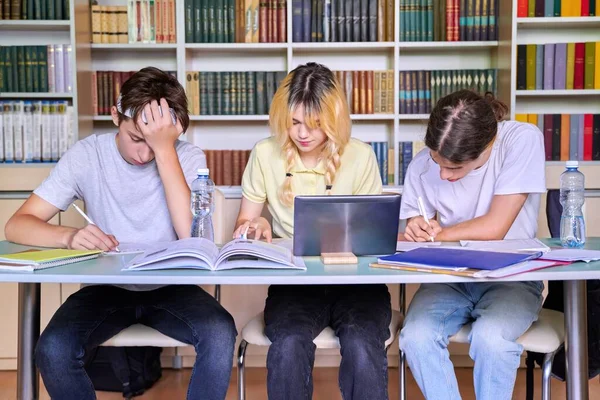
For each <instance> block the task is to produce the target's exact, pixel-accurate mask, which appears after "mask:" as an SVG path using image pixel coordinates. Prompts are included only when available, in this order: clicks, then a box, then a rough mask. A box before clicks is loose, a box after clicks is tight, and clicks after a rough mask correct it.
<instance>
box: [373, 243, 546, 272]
mask: <svg viewBox="0 0 600 400" xmlns="http://www.w3.org/2000/svg"><path fill="white" fill-rule="evenodd" d="M542 254H543V253H542V252H537V253H502V252H493V251H476V250H462V249H448V248H435V247H422V248H420V249H415V250H411V251H407V252H405V253H397V254H394V255H391V256H385V257H380V258H379V260H378V262H379V263H380V264H392V265H393V264H401V265H414V266H425V267H438V268H447V269H464V268H471V269H483V270H495V269H498V268H504V267H508V266H510V265H514V264H517V263H520V262H524V261H528V260H534V259H536V258H539V257H541V256H542Z"/></svg>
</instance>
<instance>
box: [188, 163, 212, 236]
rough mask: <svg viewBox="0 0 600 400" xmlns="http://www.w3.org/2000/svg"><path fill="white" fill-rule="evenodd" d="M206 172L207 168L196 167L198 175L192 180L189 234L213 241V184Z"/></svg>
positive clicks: (207, 171)
mask: <svg viewBox="0 0 600 400" xmlns="http://www.w3.org/2000/svg"><path fill="white" fill-rule="evenodd" d="M208 173H209V170H208V168H200V169H198V176H197V178H196V179H194V181H193V182H192V200H191V208H192V214H193V216H194V218H193V220H192V235H191V236H192V237H201V238H205V239H208V240H211V241H214V240H215V233H214V230H213V224H212V217H211V216H212V213H213V212H214V209H215V206H214V203H213V193H214V192H215V184H214V182H213V181H212V180H210V178H209V177H208Z"/></svg>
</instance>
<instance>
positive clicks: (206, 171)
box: [197, 168, 209, 176]
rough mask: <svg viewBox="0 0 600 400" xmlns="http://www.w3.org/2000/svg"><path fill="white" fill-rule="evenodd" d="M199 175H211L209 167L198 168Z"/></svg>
mask: <svg viewBox="0 0 600 400" xmlns="http://www.w3.org/2000/svg"><path fill="white" fill-rule="evenodd" d="M197 172H198V175H206V176H208V175H209V169H208V168H198V171H197Z"/></svg>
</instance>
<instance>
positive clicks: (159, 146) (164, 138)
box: [136, 98, 183, 153]
mask: <svg viewBox="0 0 600 400" xmlns="http://www.w3.org/2000/svg"><path fill="white" fill-rule="evenodd" d="M159 105H160V107H161V109H162V110H163V112H162V115H161V112H160V110H159V109H158V106H159ZM144 114H145V115H146V120H147V121H148V123H144V121H143V120H142V116H141V115H142V113H139V115H138V118H137V121H136V123H137V126H138V129H139V130H140V132H141V133H142V135H144V139H145V140H146V143H147V144H148V146H150V148H151V149H152V151H154V153H157V152H160V151H162V150H165V149H173V148H174V144H175V141H176V140H177V138H178V137H179V135H180V134H181V132H183V127H182V126H181V122H180V121H179V120H177V125H173V119H172V118H171V113H170V112H169V104H168V103H167V101H166V100H165V99H164V98H163V99H160V103H159V102H157V101H156V100H152V101H151V102H150V103H148V104H146V105H145V106H144Z"/></svg>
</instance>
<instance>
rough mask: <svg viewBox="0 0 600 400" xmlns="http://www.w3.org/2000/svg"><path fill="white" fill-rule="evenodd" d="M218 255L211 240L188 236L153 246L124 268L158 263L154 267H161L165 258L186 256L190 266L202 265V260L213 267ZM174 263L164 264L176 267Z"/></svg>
mask: <svg viewBox="0 0 600 400" xmlns="http://www.w3.org/2000/svg"><path fill="white" fill-rule="evenodd" d="M217 256H218V249H217V246H216V245H215V244H214V243H213V242H211V241H210V240H207V239H202V238H188V239H181V240H176V241H174V242H167V243H161V244H158V245H156V246H151V247H149V248H147V249H146V250H145V251H144V252H143V253H142V254H140V255H138V256H137V257H135V258H133V259H132V260H131V261H130V262H129V263H127V265H125V268H124V269H125V270H128V269H133V270H135V269H140V267H142V266H146V265H150V264H157V265H155V266H153V268H152V269H160V264H162V263H163V262H164V260H172V259H175V258H186V260H185V262H186V263H187V264H186V265H187V266H188V267H189V268H193V267H194V266H196V264H198V266H200V267H201V266H202V263H200V261H203V262H204V264H206V265H208V266H209V267H210V268H211V269H213V266H214V265H215V260H216V259H217ZM173 264H174V262H171V263H165V264H164V266H165V268H176V267H173ZM177 264H178V265H179V266H180V267H181V266H183V264H181V263H177Z"/></svg>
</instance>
